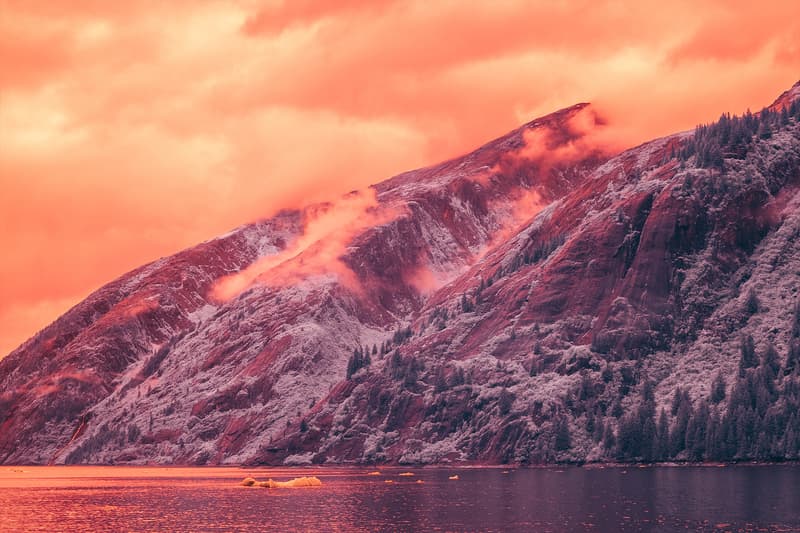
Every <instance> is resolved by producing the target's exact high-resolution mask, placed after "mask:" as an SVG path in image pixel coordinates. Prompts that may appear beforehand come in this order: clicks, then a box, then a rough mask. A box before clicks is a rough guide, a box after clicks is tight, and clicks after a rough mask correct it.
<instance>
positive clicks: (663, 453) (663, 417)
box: [654, 408, 669, 461]
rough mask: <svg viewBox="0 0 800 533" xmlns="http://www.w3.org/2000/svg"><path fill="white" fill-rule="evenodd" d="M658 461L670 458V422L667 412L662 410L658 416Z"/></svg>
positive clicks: (656, 447)
mask: <svg viewBox="0 0 800 533" xmlns="http://www.w3.org/2000/svg"><path fill="white" fill-rule="evenodd" d="M654 455H655V459H656V461H665V460H667V459H668V458H669V420H668V419H667V412H666V411H665V410H664V409H663V408H662V409H661V413H660V414H659V415H658V426H656V446H655V453H654Z"/></svg>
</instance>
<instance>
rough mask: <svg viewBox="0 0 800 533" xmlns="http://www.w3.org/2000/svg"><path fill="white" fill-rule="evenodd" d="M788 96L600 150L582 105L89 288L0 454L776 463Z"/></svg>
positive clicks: (19, 391) (33, 348) (797, 319)
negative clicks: (613, 150) (617, 150)
mask: <svg viewBox="0 0 800 533" xmlns="http://www.w3.org/2000/svg"><path fill="white" fill-rule="evenodd" d="M798 93H800V84H798V85H795V87H794V88H792V89H791V90H790V91H787V92H786V93H784V94H783V95H782V96H781V97H780V98H779V100H778V101H776V103H775V104H773V106H772V107H771V108H768V109H767V110H765V111H764V112H762V113H760V114H757V115H749V114H748V115H746V116H744V117H741V118H740V117H730V116H729V115H723V117H722V118H721V119H720V121H719V122H717V123H715V124H714V125H709V126H706V127H703V128H698V130H697V131H696V132H694V133H682V134H676V135H673V136H670V137H666V138H662V139H657V140H654V141H651V142H649V143H646V144H644V145H641V146H639V147H636V148H633V149H630V150H627V151H625V152H623V153H621V154H618V155H616V156H613V157H612V156H610V155H607V154H606V151H605V150H603V149H602V145H601V144H600V143H598V142H597V140H596V139H595V137H594V132H595V131H596V130H597V129H598V128H602V121H600V120H599V119H598V118H597V117H596V116H595V115H594V113H593V111H592V109H591V107H590V106H588V105H586V104H579V105H577V106H574V107H571V108H568V109H565V110H563V111H559V112H557V113H554V114H552V115H548V116H546V117H543V118H541V119H538V120H536V121H533V122H531V123H529V124H526V125H525V126H523V127H522V128H520V129H518V130H515V131H514V132H511V133H509V134H508V135H506V136H504V137H501V138H499V139H497V140H495V141H492V142H490V143H488V144H487V145H485V146H483V147H481V148H479V149H478V150H476V151H474V152H472V153H470V154H468V155H466V156H463V157H461V158H457V159H454V160H451V161H448V162H445V163H442V164H440V165H436V166H433V167H429V168H426V169H421V170H417V171H413V172H408V173H405V174H402V175H400V176H397V177H395V178H392V179H390V180H387V181H385V182H383V183H380V184H378V185H376V186H374V187H372V188H371V189H369V190H368V191H362V192H356V193H352V194H350V195H348V196H347V197H345V198H343V199H341V200H339V201H337V202H334V203H332V204H325V205H315V206H310V207H308V208H305V209H303V210H295V211H285V212H282V213H279V214H278V215H276V216H274V217H273V218H271V219H268V220H266V221H263V222H259V223H256V224H251V225H247V226H243V227H242V228H239V229H237V230H235V231H233V232H231V233H230V234H228V235H226V236H223V237H220V238H218V239H215V240H212V241H209V242H206V243H203V244H201V245H199V246H197V247H195V248H192V249H190V250H187V251H184V252H181V253H179V254H177V255H175V256H172V257H170V258H166V259H162V260H159V261H156V262H154V263H152V264H150V265H147V266H145V267H142V268H140V269H138V270H136V271H134V272H131V273H130V274H128V275H126V276H123V277H122V278H120V279H119V280H117V281H115V282H113V283H111V284H109V285H107V286H105V287H103V288H102V289H100V290H99V291H97V292H96V293H94V294H92V295H91V296H90V297H89V298H87V299H86V300H85V301H84V302H82V303H81V304H79V305H78V306H76V307H75V308H73V309H72V310H71V311H69V312H68V313H67V314H65V315H64V316H63V317H61V318H60V319H59V320H57V321H56V322H55V323H53V324H52V325H51V326H49V327H48V328H46V329H45V330H43V331H42V332H40V333H39V334H37V335H36V336H35V337H34V338H32V339H31V340H29V341H28V342H26V343H25V344H24V345H22V346H21V347H20V348H18V349H17V350H15V351H14V352H13V353H12V354H11V355H9V356H8V357H7V358H5V359H4V360H2V361H0V461H2V462H6V463H30V462H34V463H47V462H57V463H61V462H69V463H72V462H95V463H97V462H102V463H111V462H114V463H145V462H159V463H191V464H217V463H241V462H264V463H286V464H297V463H307V462H383V461H386V462H415V463H417V462H423V463H424V462H441V461H482V462H509V461H514V462H523V463H525V462H544V461H566V460H569V461H583V460H603V459H607V458H618V459H622V460H635V459H645V460H664V459H671V458H678V459H704V458H713V459H737V458H742V459H744V458H751V457H759V458H774V459H780V458H790V457H797V454H798V451H799V450H798V441H799V440H800V420H798V417H797V415H796V414H793V413H795V412H796V411H797V408H798V407H800V404H798V401H799V400H798V396H799V395H800V393H798V390H799V389H800V378H798V375H797V373H798V370H800V365H795V363H794V362H795V361H796V360H797V359H798V358H800V311H798V309H800V308H798V307H797V302H798V295H797V290H798V287H800V238H798V237H800V192H798V191H800V189H799V187H800V125H798V122H800V109H798V107H799V106H798V96H800V94H798Z"/></svg>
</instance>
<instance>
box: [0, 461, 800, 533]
mask: <svg viewBox="0 0 800 533" xmlns="http://www.w3.org/2000/svg"><path fill="white" fill-rule="evenodd" d="M374 470H375V469H374V468H372V469H360V468H327V467H326V468H314V469H312V468H291V469H290V468H270V469H258V468H256V469H253V468H247V469H244V468H241V469H240V468H131V467H0V531H242V530H246V529H249V530H264V529H267V528H269V529H272V530H274V531H293V530H301V531H304V530H322V531H584V530H586V531H609V532H617V531H687V530H688V531H726V530H731V531H737V530H743V531H755V530H759V529H760V530H766V531H800V506H799V505H798V503H799V502H800V467H798V466H793V465H786V466H735V467H733V466H728V467H724V468H715V467H681V468H666V467H660V468H636V467H628V468H535V469H517V470H510V471H504V470H502V469H494V468H463V469H453V468H420V469H413V472H414V474H415V475H414V476H413V477H407V476H399V475H398V474H400V473H401V472H404V471H407V470H408V468H405V469H403V470H399V469H391V468H386V469H381V472H382V475H381V476H374V475H368V473H369V472H371V471H374ZM454 474H458V476H459V479H457V480H451V479H448V478H449V477H450V476H452V475H454ZM303 475H315V476H317V477H319V478H320V479H321V480H322V482H323V486H322V487H319V488H303V489H260V488H247V487H241V486H239V482H240V481H241V480H242V478H244V477H245V476H252V477H255V478H256V479H258V480H265V479H267V478H268V477H271V478H273V479H275V480H279V479H280V480H286V479H290V478H293V477H297V476H303ZM386 479H391V480H393V481H394V482H393V483H385V480H386ZM417 480H422V481H424V483H417Z"/></svg>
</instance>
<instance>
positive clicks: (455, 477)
mask: <svg viewBox="0 0 800 533" xmlns="http://www.w3.org/2000/svg"><path fill="white" fill-rule="evenodd" d="M447 479H453V480H457V479H458V474H456V475H455V476H450V477H449V478H447Z"/></svg>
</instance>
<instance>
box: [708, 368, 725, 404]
mask: <svg viewBox="0 0 800 533" xmlns="http://www.w3.org/2000/svg"><path fill="white" fill-rule="evenodd" d="M709 399H710V400H711V403H713V404H718V403H719V402H721V401H722V400H724V399H725V379H724V378H723V377H722V372H717V375H716V377H715V378H714V381H713V382H712V383H711V394H710V395H709Z"/></svg>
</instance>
